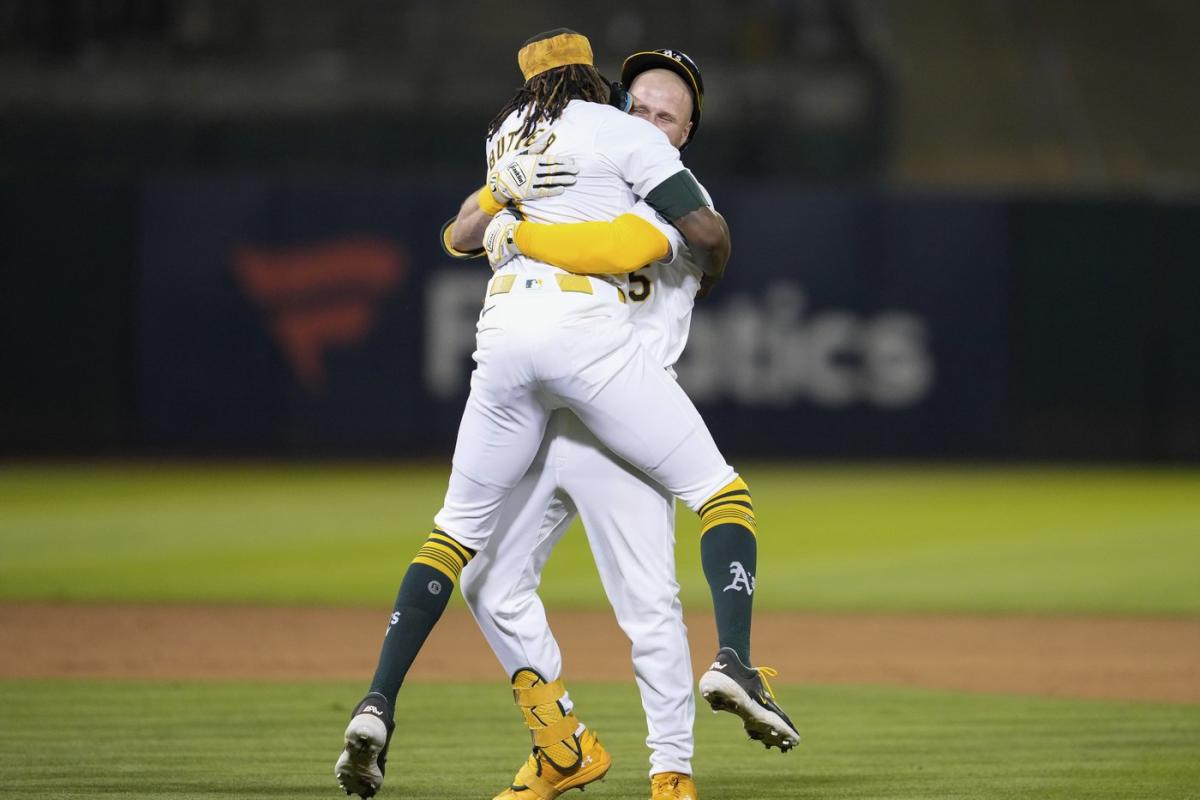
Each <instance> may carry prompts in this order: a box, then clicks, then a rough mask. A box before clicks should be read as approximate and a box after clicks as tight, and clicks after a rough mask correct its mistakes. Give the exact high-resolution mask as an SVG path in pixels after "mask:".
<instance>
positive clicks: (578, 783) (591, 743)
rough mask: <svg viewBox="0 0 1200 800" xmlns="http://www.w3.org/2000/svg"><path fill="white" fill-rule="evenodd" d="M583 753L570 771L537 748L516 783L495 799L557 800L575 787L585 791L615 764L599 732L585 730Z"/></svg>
mask: <svg viewBox="0 0 1200 800" xmlns="http://www.w3.org/2000/svg"><path fill="white" fill-rule="evenodd" d="M577 738H578V740H579V744H580V748H581V755H580V759H579V762H578V763H577V764H576V765H575V766H574V767H572V768H571V769H568V770H560V769H559V768H558V767H556V766H554V764H552V763H551V762H550V760H549V759H548V758H546V757H545V754H544V753H543V751H542V749H541V748H538V747H535V748H534V749H533V753H532V754H531V755H530V756H529V758H528V759H526V761H525V763H524V765H522V767H521V769H520V770H518V771H517V775H516V777H515V778H513V782H512V785H511V786H509V787H508V788H507V789H505V790H504V791H502V792H501V793H500V794H498V795H496V797H495V798H494V799H493V800H554V798H556V797H558V796H559V795H560V794H562V793H563V792H566V791H570V790H571V789H579V790H582V789H583V787H584V786H586V785H587V784H589V783H594V782H595V781H598V780H600V779H601V778H603V777H604V775H605V773H607V772H608V768H609V767H611V766H612V756H610V755H609V754H608V751H607V750H605V749H604V746H603V745H601V744H600V740H599V739H597V738H596V734H594V733H592V732H591V731H590V730H587V729H585V730H584V731H583V733H581V734H579V736H578V737H577Z"/></svg>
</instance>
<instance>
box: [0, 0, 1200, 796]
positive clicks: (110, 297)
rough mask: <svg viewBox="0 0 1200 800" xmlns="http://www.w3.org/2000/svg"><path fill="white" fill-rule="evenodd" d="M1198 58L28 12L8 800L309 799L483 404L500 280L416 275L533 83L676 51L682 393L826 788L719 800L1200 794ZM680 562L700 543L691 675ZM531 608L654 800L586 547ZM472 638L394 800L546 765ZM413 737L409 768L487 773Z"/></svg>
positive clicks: (910, 36) (702, 615) (939, 27)
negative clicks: (685, 186) (581, 61)
mask: <svg viewBox="0 0 1200 800" xmlns="http://www.w3.org/2000/svg"><path fill="white" fill-rule="evenodd" d="M1198 23H1200V7H1198V6H1196V5H1195V4H1193V3H1190V2H1185V1H1184V0H1174V1H1172V0H1150V1H1149V2H1143V3H1138V4H1131V3H1128V2H1118V1H1117V0H1101V2H1090V3H1087V4H1081V3H1070V2H1065V0H987V1H986V2H985V1H983V0H980V2H973V3H961V2H954V1H953V0H861V1H859V2H835V1H834V0H758V1H757V2H745V3H736V4H735V3H727V2H717V1H716V0H703V1H702V0H695V1H694V2H660V3H656V4H653V6H650V5H648V4H640V3H632V2H629V3H626V2H617V3H606V4H572V5H570V6H568V7H564V6H563V4H561V3H550V2H541V1H539V0H534V1H533V2H526V3H522V4H520V5H519V6H514V5H512V4H503V3H494V2H480V3H470V2H461V1H460V0H445V1H444V2H424V1H414V2H384V1H383V0H344V1H343V2H338V3H329V2H318V1H317V0H286V1H285V0H239V1H238V2H233V1H232V0H0V266H2V274H3V279H4V290H3V291H2V292H0V331H2V335H0V352H2V353H3V360H2V363H3V367H4V373H3V374H4V378H3V387H4V388H3V392H2V393H0V458H2V460H0V637H2V639H3V642H2V646H0V652H2V653H3V654H4V655H3V656H0V707H3V708H5V710H6V711H5V713H4V714H3V715H0V741H3V742H4V747H3V748H0V772H3V773H4V774H5V776H6V786H5V787H4V788H0V796H3V794H4V792H8V791H12V792H15V793H19V794H21V795H23V796H24V795H28V794H29V793H30V792H36V791H39V790H45V789H47V788H54V789H56V790H59V791H60V792H62V791H65V792H66V794H65V796H71V797H75V796H78V797H95V796H112V797H121V798H126V797H129V798H132V797H139V798H140V797H151V796H161V795H162V794H163V793H165V792H167V791H170V792H171V793H173V794H175V795H177V796H182V797H205V798H217V797H233V796H245V794H246V793H247V786H251V787H252V788H253V790H254V791H266V792H267V793H280V794H287V795H289V796H297V797H324V796H328V795H329V790H331V789H332V788H333V786H332V781H331V780H329V779H328V775H327V773H328V772H329V770H328V767H329V766H330V765H331V764H332V760H333V758H334V756H335V755H336V752H337V747H338V743H337V733H338V730H339V727H340V725H341V722H342V717H343V715H344V713H345V711H346V710H347V709H346V706H347V705H348V703H350V702H352V701H353V700H354V699H356V698H357V696H358V694H359V693H360V691H361V685H360V684H361V683H362V681H363V680H365V678H366V676H367V674H368V673H369V670H370V668H371V665H372V660H373V658H374V654H375V647H376V644H377V635H378V633H379V629H380V628H381V627H382V624H381V622H380V620H381V619H382V618H383V616H384V614H385V611H386V610H387V609H388V608H389V607H390V605H389V604H390V602H391V596H392V593H393V592H394V588H395V584H396V580H397V577H398V575H399V574H400V571H401V570H402V569H403V566H404V564H405V563H406V562H407V559H408V558H409V557H410V556H411V553H412V552H414V551H415V549H416V547H417V546H418V544H419V542H420V540H421V539H422V538H423V532H424V531H425V530H426V529H427V525H428V519H429V517H430V515H431V514H432V513H433V511H434V510H436V507H437V505H438V502H439V501H440V496H441V491H442V489H443V485H444V478H445V464H446V463H447V461H448V458H449V455H450V452H451V448H452V443H453V434H454V430H455V427H456V423H457V419H458V414H459V412H460V409H461V406H462V402H463V399H464V396H465V387H466V376H467V374H468V371H469V368H470V359H469V355H470V350H471V342H472V335H473V330H472V323H473V319H474V316H475V313H476V311H475V309H477V307H478V306H477V304H478V298H479V293H480V291H481V289H482V286H483V284H484V283H485V281H486V279H487V270H486V268H485V267H483V266H480V265H478V264H470V265H465V266H464V265H462V264H454V263H451V262H449V261H448V260H447V259H446V258H445V257H444V256H443V255H442V254H441V251H440V249H439V247H438V245H437V240H436V233H437V230H438V227H439V225H440V224H441V222H442V221H443V220H444V219H446V218H447V217H449V216H451V215H452V214H453V213H454V211H455V209H456V207H457V205H458V202H459V201H460V200H461V198H462V197H463V196H465V194H466V193H467V192H468V191H470V190H471V189H472V188H473V187H475V186H477V185H478V184H479V183H480V181H481V180H482V173H483V165H484V160H483V154H482V148H481V146H480V145H481V140H482V136H483V130H484V127H485V126H486V123H487V121H488V120H489V119H490V117H491V114H492V113H493V111H494V110H495V108H497V107H498V106H499V104H500V103H501V102H502V100H503V99H504V98H505V97H506V96H507V95H508V94H509V93H510V92H511V91H512V90H513V89H515V87H516V85H517V82H518V80H519V76H518V73H517V70H516V64H515V56H514V54H515V49H516V48H517V46H519V44H520V43H521V42H522V41H523V40H524V39H525V38H527V37H528V36H530V35H532V34H533V33H536V32H537V31H540V30H544V29H547V28H551V27H556V26H559V25H567V26H570V27H573V28H575V29H577V30H580V31H582V32H584V33H587V34H588V35H589V36H590V37H591V38H592V41H593V45H594V47H595V50H596V53H597V64H598V66H599V67H600V68H601V70H602V71H603V72H605V73H607V74H610V75H613V74H615V73H616V71H617V68H618V66H619V63H620V59H621V57H622V56H623V55H624V54H626V53H627V52H631V51H634V50H637V49H642V48H647V47H661V46H671V47H677V48H679V49H682V50H685V51H687V52H689V53H690V54H691V55H692V56H694V57H695V58H696V60H697V61H698V62H699V63H700V65H701V66H702V68H703V70H704V77H705V81H706V85H707V88H708V93H707V104H706V110H705V118H704V126H703V129H702V131H701V132H700V134H699V136H698V138H697V141H696V144H695V146H694V147H692V148H690V149H689V150H688V152H687V154H686V156H687V161H688V163H689V165H690V166H691V167H692V168H693V170H694V171H695V172H696V173H697V175H698V176H699V177H700V179H701V180H702V181H703V182H704V183H705V184H706V185H707V186H708V187H709V188H710V189H711V190H712V193H713V195H714V197H715V198H716V200H717V203H718V207H719V209H720V210H721V211H722V212H723V213H724V214H725V215H726V216H727V217H728V219H729V221H730V224H731V227H732V230H733V236H734V256H733V260H732V261H731V263H730V268H729V278H728V279H727V281H726V282H725V283H723V284H722V285H721V286H720V287H719V289H718V290H717V291H716V292H715V293H714V295H713V297H712V298H711V299H710V300H708V301H706V302H705V303H703V304H701V305H700V306H699V308H698V310H697V314H696V322H695V325H694V329H693V336H692V340H691V344H690V347H689V353H688V354H687V355H686V356H685V361H684V362H683V363H682V364H681V366H680V377H681V381H682V382H683V383H684V385H685V386H686V387H687V388H688V390H689V392H690V393H691V394H692V395H693V397H694V398H695V399H696V401H697V403H698V405H699V406H700V407H701V410H702V411H703V412H704V414H705V417H706V419H707V420H708V421H709V424H710V427H711V428H712V429H713V432H714V434H715V436H716V438H717V440H718V442H719V443H720V444H721V445H722V447H723V449H724V450H725V451H726V452H727V454H728V455H729V456H730V457H731V458H733V459H735V460H736V462H737V463H738V464H739V466H740V467H743V468H744V470H743V471H744V472H745V474H746V475H747V477H748V478H749V479H750V482H751V485H752V486H754V487H755V498H756V506H757V507H759V508H760V509H761V515H762V522H763V530H764V534H765V536H764V539H763V547H762V552H763V556H764V557H763V564H762V565H761V566H760V579H761V581H762V588H761V590H760V592H759V593H758V595H757V597H756V603H757V606H758V607H759V608H760V609H762V610H763V612H764V613H763V615H762V616H761V618H760V620H759V627H758V631H759V633H758V635H757V637H756V655H757V656H758V657H759V658H761V659H762V660H763V661H765V662H766V663H772V661H774V662H775V665H776V666H779V667H781V669H782V670H783V675H782V676H781V677H782V678H783V680H784V683H783V685H782V686H781V687H780V692H781V696H782V698H783V700H784V702H785V706H786V707H788V708H789V709H791V708H793V707H794V708H796V709H797V710H798V711H797V714H796V715H795V716H797V717H799V718H800V719H801V720H803V722H801V728H802V732H803V733H805V734H806V737H807V742H806V745H805V746H804V747H803V748H801V751H800V754H799V757H789V758H788V759H784V760H779V759H771V758H769V757H768V756H767V754H764V753H762V752H759V751H753V750H750V749H748V747H742V746H740V745H743V744H744V743H743V742H740V741H738V739H737V738H736V733H737V732H736V730H735V729H734V728H732V727H731V726H729V725H723V724H722V723H724V722H728V721H727V720H723V719H720V720H710V719H709V718H708V717H707V716H705V717H703V718H702V719H700V720H698V724H697V737H698V748H699V751H698V752H699V756H698V759H697V770H698V776H699V778H700V787H701V791H702V792H703V793H705V796H706V797H719V796H725V795H730V796H731V795H733V794H735V793H736V794H737V796H739V797H788V798H793V797H904V798H908V797H926V796H938V797H1006V796H1014V797H1015V796H1030V795H1031V794H1032V795H1037V796H1039V797H1064V798H1068V797H1070V798H1075V797H1081V796H1088V797H1114V798H1116V797H1135V796H1136V797H1156V798H1171V797H1179V798H1183V797H1194V796H1195V794H1194V792H1195V789H1194V787H1195V786H1196V785H1200V773H1198V772H1197V767H1196V759H1195V754H1196V752H1200V714H1198V713H1197V708H1198V706H1197V703H1200V694H1197V690H1196V687H1197V686H1200V616H1197V615H1198V614H1200V471H1198V469H1197V461H1198V460H1200V327H1198V324H1197V314H1196V298H1197V297H1198V296H1200V278H1198V277H1197V274H1198V272H1197V269H1196V267H1197V264H1198V263H1200V235H1197V231H1200V149H1198V148H1197V147H1196V145H1195V143H1196V142H1197V141H1200V116H1198V115H1196V114H1194V113H1191V112H1192V107H1193V106H1194V104H1195V88H1194V83H1195V76H1196V75H1200V48H1197V47H1196V34H1195V31H1196V30H1197V29H1200V26H1198ZM695 533H696V525H695V523H694V521H693V520H691V519H690V516H689V515H681V523H680V528H679V532H678V536H677V538H678V547H677V554H678V559H679V565H680V582H681V584H682V586H683V590H682V592H683V598H684V602H685V607H686V608H687V609H688V611H689V618H688V620H689V625H690V626H691V630H692V633H693V634H694V635H695V637H696V639H695V640H694V651H695V652H694V656H695V657H696V659H697V662H698V663H699V662H702V661H703V660H704V659H705V658H706V657H707V655H708V650H709V649H710V647H711V642H710V640H711V639H712V635H711V630H710V629H711V621H710V620H709V615H708V611H707V606H708V600H707V597H706V594H707V589H706V586H705V583H704V580H703V577H702V574H701V572H700V568H699V563H698V558H697V548H696V547H695ZM544 588H545V594H546V597H547V602H548V604H549V605H550V607H551V609H552V610H556V609H557V610H558V612H557V615H556V616H552V620H553V621H555V623H556V628H558V629H560V633H562V635H563V636H564V637H572V636H578V635H579V632H583V633H584V634H586V635H584V636H583V637H582V638H578V639H571V640H570V642H569V646H568V652H567V665H568V669H569V670H573V672H571V675H575V676H579V683H578V684H577V685H578V689H577V690H576V689H573V694H577V695H578V697H579V698H581V702H587V703H588V704H589V705H590V706H591V708H592V709H594V710H593V711H592V714H594V716H590V717H589V721H591V722H592V723H593V724H594V725H596V726H597V727H598V728H599V729H600V730H601V733H602V735H604V736H605V738H606V741H608V742H610V744H611V745H612V749H613V750H614V752H615V753H616V754H617V757H618V764H619V766H618V768H614V773H613V776H612V777H611V778H610V779H609V782H608V784H607V785H606V786H603V787H600V788H599V789H598V791H600V792H604V793H605V796H609V795H611V796H640V795H639V794H638V793H640V792H642V791H644V774H643V766H642V765H643V763H644V753H643V750H642V745H641V743H640V739H641V737H642V735H644V732H643V731H642V729H641V725H642V722H641V721H640V719H639V711H638V709H637V700H636V695H635V693H634V692H633V689H632V684H631V683H630V682H629V677H630V676H629V675H628V667H627V665H626V664H625V661H624V657H625V651H624V649H623V648H624V646H625V645H624V643H623V640H621V639H620V638H619V636H620V634H619V633H618V632H616V631H615V630H614V629H613V627H612V623H611V622H608V621H607V617H608V615H607V614H606V612H605V602H604V597H603V594H602V591H601V590H600V587H599V585H598V581H597V580H596V577H595V574H594V567H592V565H591V563H590V555H589V554H588V552H587V549H586V545H585V544H584V542H583V537H582V536H580V535H579V533H578V531H576V532H575V533H574V534H572V535H571V536H569V537H568V539H567V541H566V542H565V543H564V544H563V546H562V548H561V552H559V553H558V554H556V555H555V557H554V559H553V560H552V561H551V564H550V568H549V570H548V574H547V578H546V584H545V587H544ZM455 603H456V605H455V606H454V607H452V609H451V611H450V612H449V613H448V616H447V623H446V625H445V626H444V629H445V630H444V631H442V632H440V633H438V634H435V638H434V640H433V641H432V643H431V649H430V651H429V652H427V653H425V654H423V655H422V657H421V659H420V660H418V663H417V665H416V672H415V673H414V679H413V680H414V685H415V686H419V687H422V689H421V690H419V691H411V692H407V693H406V695H405V696H406V697H408V700H407V701H406V702H408V703H409V704H410V705H409V706H407V707H405V708H404V709H403V710H404V712H405V713H406V714H407V715H408V718H409V719H413V720H421V719H425V718H427V717H428V716H430V715H434V714H437V715H443V716H444V719H445V720H447V727H449V728H452V729H454V730H461V729H462V726H473V729H474V730H477V731H479V735H478V736H476V737H474V738H473V740H472V742H471V743H470V748H469V749H470V752H471V757H472V758H476V757H477V758H478V761H477V762H475V763H477V765H478V767H477V768H475V769H472V770H470V771H466V772H463V771H455V772H453V774H442V773H439V774H432V773H428V772H420V771H416V772H414V771H408V772H406V773H405V777H404V780H405V786H406V787H408V788H410V789H412V790H413V791H417V792H421V793H423V796H428V797H446V798H452V797H455V798H456V797H475V796H490V795H486V792H487V791H489V790H491V791H494V790H495V788H496V787H497V786H499V785H500V784H502V783H503V781H504V780H505V779H507V777H508V773H509V772H511V770H512V769H513V768H514V767H515V766H516V764H517V763H518V761H519V760H520V758H521V752H522V751H523V750H524V749H525V748H526V747H527V743H525V742H524V741H523V739H522V736H521V731H520V729H519V728H517V729H514V724H515V720H514V718H513V717H514V712H513V711H512V709H511V707H510V706H508V705H507V704H506V697H507V692H506V691H505V688H504V685H503V683H502V680H503V676H502V675H499V674H498V672H499V671H498V670H497V669H495V667H494V663H493V662H492V660H491V657H490V655H488V654H487V653H486V652H485V651H483V650H481V649H480V646H481V641H480V640H479V637H478V635H477V634H476V633H474V632H473V630H472V629H471V627H470V621H469V619H467V618H466V617H465V616H464V612H463V610H462V608H461V603H459V601H458V600H455ZM568 677H570V676H568ZM1046 695H1053V696H1056V697H1057V699H1047V698H1046ZM1079 698H1091V699H1087V700H1084V699H1079ZM58 699H66V700H67V701H68V702H69V703H70V705H71V706H72V708H73V709H74V711H73V714H72V716H73V719H72V720H71V724H69V725H66V726H63V728H62V729H61V730H60V731H59V732H58V733H57V736H58V737H59V739H58V740H57V741H56V746H55V747H54V748H53V751H54V752H53V753H47V752H46V751H45V747H44V745H42V744H41V743H40V740H39V739H38V737H30V736H29V730H30V727H31V726H37V725H39V724H40V720H41V716H40V715H41V714H42V710H43V709H44V707H45V706H46V704H47V703H48V702H51V701H54V700H58ZM589 701H590V702H589ZM251 730H252V731H254V732H255V734H254V737H257V738H255V739H254V740H255V742H257V744H256V745H254V746H255V747H257V748H260V750H258V751H256V752H259V753H260V755H261V756H262V759H261V760H264V761H268V762H273V763H275V764H278V765H279V768H278V769H275V770H271V771H269V774H267V775H263V774H262V770H261V769H259V768H257V767H256V766H255V765H254V764H252V763H250V761H248V760H247V759H245V757H244V755H245V750H246V747H247V746H248V745H247V739H248V738H253V737H251V735H250V734H249V733H248V731H251ZM400 735H401V736H402V737H404V738H403V739H402V744H403V747H402V748H401V749H402V752H404V753H405V754H406V755H405V758H406V759H407V763H410V764H418V763H427V762H429V761H431V760H436V759H437V758H439V753H441V752H443V751H444V749H445V748H446V747H451V746H454V747H457V746H460V745H461V742H459V741H458V740H455V739H452V737H453V735H454V734H452V733H449V732H446V731H441V730H440V729H439V727H438V726H436V725H430V724H427V723H425V722H422V723H420V724H413V725H411V726H408V728H407V729H406V730H404V731H403V732H402V734H400ZM131 738H132V739H133V740H134V741H135V742H137V743H139V744H145V745H147V746H146V747H135V748H134V750H135V751H137V752H136V754H135V755H132V756H131V755H129V752H128V747H127V743H128V742H129V741H130V739H131ZM772 755H774V754H772ZM327 762H328V763H327ZM255 763H258V762H257V761H256V762H255ZM401 763H404V760H403V759H402V760H401ZM389 794H390V793H389ZM395 796H400V794H399V793H397V794H396V795H395Z"/></svg>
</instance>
